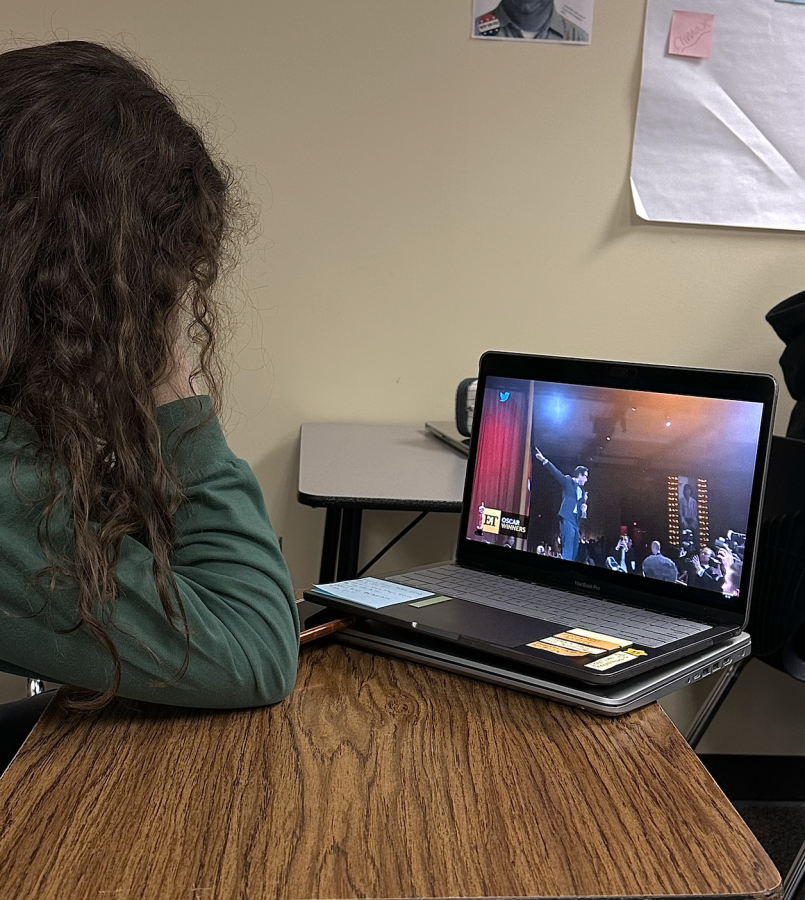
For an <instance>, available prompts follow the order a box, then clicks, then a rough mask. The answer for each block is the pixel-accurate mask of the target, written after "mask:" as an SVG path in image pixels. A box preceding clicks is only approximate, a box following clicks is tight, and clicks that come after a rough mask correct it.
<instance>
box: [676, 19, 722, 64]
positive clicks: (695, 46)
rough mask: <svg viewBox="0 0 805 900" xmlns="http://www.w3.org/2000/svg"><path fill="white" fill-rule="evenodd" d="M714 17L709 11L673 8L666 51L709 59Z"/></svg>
mask: <svg viewBox="0 0 805 900" xmlns="http://www.w3.org/2000/svg"><path fill="white" fill-rule="evenodd" d="M715 18H716V17H715V16H714V15H712V14H711V13H697V12H682V11H681V10H679V9H675V10H674V12H673V15H672V16H671V37H670V38H669V39H668V52H669V53H673V54H674V56H698V57H699V58H700V59H709V58H710V55H711V54H712V52H713V25H714V23H715Z"/></svg>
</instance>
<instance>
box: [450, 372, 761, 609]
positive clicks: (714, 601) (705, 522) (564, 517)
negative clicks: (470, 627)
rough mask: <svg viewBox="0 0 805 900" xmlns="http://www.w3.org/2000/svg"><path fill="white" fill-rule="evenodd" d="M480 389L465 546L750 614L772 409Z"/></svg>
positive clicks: (590, 391)
mask: <svg viewBox="0 0 805 900" xmlns="http://www.w3.org/2000/svg"><path fill="white" fill-rule="evenodd" d="M736 377H738V376H736ZM769 380H770V379H769ZM704 381H705V382H706V376H705V378H704ZM638 382H639V378H638ZM479 391H481V392H482V396H481V397H480V400H481V403H480V404H479V405H480V406H481V414H480V416H478V421H477V423H476V434H475V435H474V441H475V445H474V453H473V455H472V456H471V459H470V466H471V467H472V469H471V478H470V481H471V485H470V486H469V487H468V497H469V509H468V511H467V512H466V513H465V516H466V523H465V524H464V526H463V528H464V529H465V530H464V537H465V538H466V540H467V541H469V542H474V543H475V544H487V545H494V546H496V547H497V548H502V549H503V550H508V551H513V553H512V554H511V556H512V559H513V560H515V559H516V560H518V561H520V562H524V561H525V562H529V561H531V562H533V563H534V564H536V565H537V566H538V567H540V568H547V570H548V571H551V570H555V571H560V570H561V569H562V568H565V569H566V570H567V571H571V570H572V571H573V572H575V573H579V572H580V571H584V572H586V573H587V575H588V576H593V574H594V573H593V569H592V568H586V569H584V570H580V568H579V567H580V566H584V567H595V568H596V569H598V570H599V572H606V573H607V574H606V575H605V576H604V578H605V581H607V582H610V583H611V582H614V581H617V579H618V578H621V579H623V586H624V587H626V586H627V585H629V586H631V587H635V588H637V589H639V590H641V591H642V590H645V589H646V588H648V587H649V586H648V585H647V584H646V583H645V582H643V580H644V579H647V578H648V579H653V582H656V584H655V583H652V585H651V588H650V590H652V591H655V590H656V591H657V592H658V593H660V594H661V595H665V596H670V597H677V598H678V599H679V600H684V601H686V602H697V603H699V602H701V601H702V599H704V601H705V602H706V604H707V605H712V606H715V607H718V608H723V609H727V610H729V609H732V610H738V609H740V608H741V607H742V606H743V605H744V603H743V602H742V591H743V592H744V593H745V589H746V586H747V582H746V579H745V573H744V565H745V562H746V559H745V557H746V554H747V532H748V531H749V532H752V530H753V529H752V523H753V519H754V518H756V515H757V508H758V504H759V496H758V495H759V487H758V485H756V479H758V475H760V476H761V477H762V473H763V464H764V463H765V448H764V449H763V453H764V459H762V460H761V459H759V448H760V447H761V443H762V440H761V438H762V433H763V431H764V428H765V429H766V430H768V419H769V411H768V409H766V415H765V418H764V403H763V402H761V401H754V400H742V399H732V398H729V399H728V398H725V397H714V396H694V395H691V394H690V393H666V392H658V391H652V390H636V389H628V388H620V387H609V386H602V385H591V384H572V383H566V382H561V383H560V382H556V381H548V380H534V379H523V378H511V377H495V376H492V375H490V376H489V377H487V378H484V379H482V380H481V383H480V384H479ZM768 405H769V404H768V403H766V404H765V406H766V407H768ZM476 416H477V410H476ZM465 499H466V498H465ZM750 544H751V539H750ZM750 549H751V547H750ZM638 579H639V580H640V581H641V582H642V583H641V584H638ZM660 583H664V584H662V585H661V584H660Z"/></svg>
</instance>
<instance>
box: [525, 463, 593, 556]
mask: <svg viewBox="0 0 805 900" xmlns="http://www.w3.org/2000/svg"><path fill="white" fill-rule="evenodd" d="M534 455H535V456H536V458H537V460H538V461H539V462H541V463H542V465H543V467H544V468H545V469H546V470H547V471H548V472H550V474H551V475H552V476H553V477H554V478H555V479H556V480H557V481H558V482H559V484H560V486H561V488H562V505H561V506H560V507H559V533H560V534H561V535H562V559H575V558H576V554H577V553H578V552H579V523H580V521H581V520H582V519H585V518H586V517H587V492H586V491H585V490H584V485H585V484H586V483H587V476H588V474H589V473H588V471H587V469H586V467H585V466H576V469H575V471H574V473H573V474H572V475H565V474H563V473H562V472H560V471H559V469H557V468H556V466H555V465H554V464H553V463H552V462H550V460H548V459H547V458H546V457H545V456H544V454H542V453H540V450H539V447H534Z"/></svg>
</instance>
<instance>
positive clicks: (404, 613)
mask: <svg viewBox="0 0 805 900" xmlns="http://www.w3.org/2000/svg"><path fill="white" fill-rule="evenodd" d="M383 612H384V613H385V614H386V615H388V616H393V617H394V618H395V619H401V620H402V621H404V622H411V623H412V624H413V623H414V622H416V627H417V628H420V630H421V631H423V632H425V633H426V634H433V635H435V636H436V637H439V636H440V634H439V633H440V632H441V633H442V634H441V636H443V637H446V638H449V639H452V640H457V639H458V638H459V636H461V637H465V638H471V639H473V640H480V641H482V642H484V643H488V644H498V645H500V646H501V647H520V646H522V645H523V644H529V643H531V641H538V640H541V639H542V638H545V637H548V636H550V635H552V634H556V633H557V632H558V631H563V630H564V629H565V628H572V627H573V624H571V623H558V622H546V621H544V620H543V619H534V618H532V617H531V616H521V615H518V614H517V613H511V612H508V611H507V610H504V609H494V608H492V607H490V606H482V605H481V604H480V603H471V602H470V601H469V600H455V599H449V600H445V601H443V602H437V603H433V602H431V603H430V604H429V605H428V606H419V607H415V606H412V605H411V604H410V603H406V604H400V605H399V606H388V607H386V608H385V609H384V610H383Z"/></svg>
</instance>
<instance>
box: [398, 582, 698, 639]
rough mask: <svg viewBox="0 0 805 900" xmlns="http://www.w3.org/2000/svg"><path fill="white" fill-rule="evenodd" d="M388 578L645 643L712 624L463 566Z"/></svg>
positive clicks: (691, 632) (685, 634) (678, 636)
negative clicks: (583, 595) (677, 617)
mask: <svg viewBox="0 0 805 900" xmlns="http://www.w3.org/2000/svg"><path fill="white" fill-rule="evenodd" d="M386 580H387V581H395V582H397V583H398V584H405V585H408V586H409V587H415V588H420V589H421V590H423V591H431V592H432V593H434V594H444V595H445V596H447V597H456V598H458V599H460V600H470V601H471V602H473V603H481V604H483V605H484V606H492V607H494V608H495V609H505V610H509V611H511V612H516V613H520V614H521V615H524V616H532V617H533V618H535V619H546V620H547V621H549V622H556V623H558V624H560V625H563V626H564V627H565V628H586V629H588V630H590V631H598V632H600V633H603V634H607V635H610V636H611V637H619V638H624V639H626V640H630V641H633V642H634V643H635V644H642V645H643V646H644V647H662V646H663V645H664V644H670V643H673V642H674V641H678V640H681V639H682V638H687V637H691V636H692V635H694V634H698V633H700V632H702V631H707V630H708V628H710V626H709V625H704V624H702V623H701V622H693V621H691V620H689V619H676V618H673V617H671V616H665V615H662V614H661V613H656V612H652V611H651V610H646V609H636V608H635V607H631V606H624V605H623V604H620V603H612V602H610V601H607V600H601V599H600V598H598V597H582V596H580V595H578V594H571V593H569V592H568V591H561V590H557V589H556V588H550V587H546V586H545V585H541V584H529V583H528V582H526V581H517V580H516V579H514V578H506V577H504V576H503V575H493V574H490V573H488V572H477V571H475V570H473V569H463V568H461V567H460V566H438V567H437V568H434V569H423V570H422V571H420V572H408V573H406V574H404V575H393V576H389V577H387V579H386Z"/></svg>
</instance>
